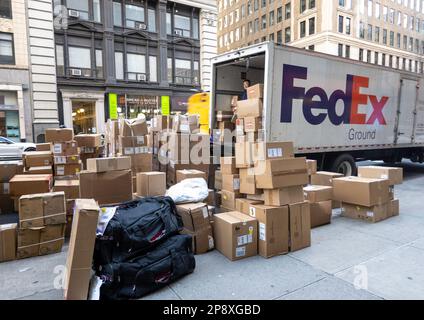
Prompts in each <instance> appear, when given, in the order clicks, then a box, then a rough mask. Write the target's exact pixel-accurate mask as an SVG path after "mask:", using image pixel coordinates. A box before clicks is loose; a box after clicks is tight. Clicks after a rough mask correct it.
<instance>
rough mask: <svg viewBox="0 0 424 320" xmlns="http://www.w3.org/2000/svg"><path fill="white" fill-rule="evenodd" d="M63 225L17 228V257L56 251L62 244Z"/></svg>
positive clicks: (60, 249) (58, 250) (59, 249)
mask: <svg viewBox="0 0 424 320" xmlns="http://www.w3.org/2000/svg"><path fill="white" fill-rule="evenodd" d="M64 235H65V225H64V224H61V225H55V226H46V227H44V228H36V229H19V230H18V249H17V254H16V256H17V258H18V259H24V258H29V257H36V256H40V255H46V254H52V253H58V252H60V251H62V246H63V244H64V240H65V239H64Z"/></svg>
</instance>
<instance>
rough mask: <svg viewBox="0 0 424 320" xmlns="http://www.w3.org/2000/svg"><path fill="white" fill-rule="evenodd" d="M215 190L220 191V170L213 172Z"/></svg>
mask: <svg viewBox="0 0 424 320" xmlns="http://www.w3.org/2000/svg"><path fill="white" fill-rule="evenodd" d="M215 189H216V190H221V189H222V172H221V171H220V170H216V171H215Z"/></svg>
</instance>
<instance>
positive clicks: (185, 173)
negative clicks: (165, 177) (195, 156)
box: [176, 169, 208, 183]
mask: <svg viewBox="0 0 424 320" xmlns="http://www.w3.org/2000/svg"><path fill="white" fill-rule="evenodd" d="M176 174H177V175H176V177H177V183H179V182H181V181H183V180H185V179H194V178H203V179H205V180H206V181H208V177H207V174H206V172H203V171H200V170H195V169H184V170H177V171H176Z"/></svg>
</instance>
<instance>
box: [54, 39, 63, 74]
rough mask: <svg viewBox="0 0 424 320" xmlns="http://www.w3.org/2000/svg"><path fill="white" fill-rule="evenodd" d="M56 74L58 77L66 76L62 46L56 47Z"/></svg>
mask: <svg viewBox="0 0 424 320" xmlns="http://www.w3.org/2000/svg"><path fill="white" fill-rule="evenodd" d="M56 73H57V75H58V76H64V75H65V59H64V55H63V46H61V45H56Z"/></svg>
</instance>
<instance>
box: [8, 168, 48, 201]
mask: <svg viewBox="0 0 424 320" xmlns="http://www.w3.org/2000/svg"><path fill="white" fill-rule="evenodd" d="M52 183H53V176H52V175H51V174H22V175H16V176H14V177H13V178H12V179H11V180H10V194H11V195H12V196H15V197H20V196H22V195H25V194H36V193H46V192H50V190H51V188H52Z"/></svg>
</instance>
